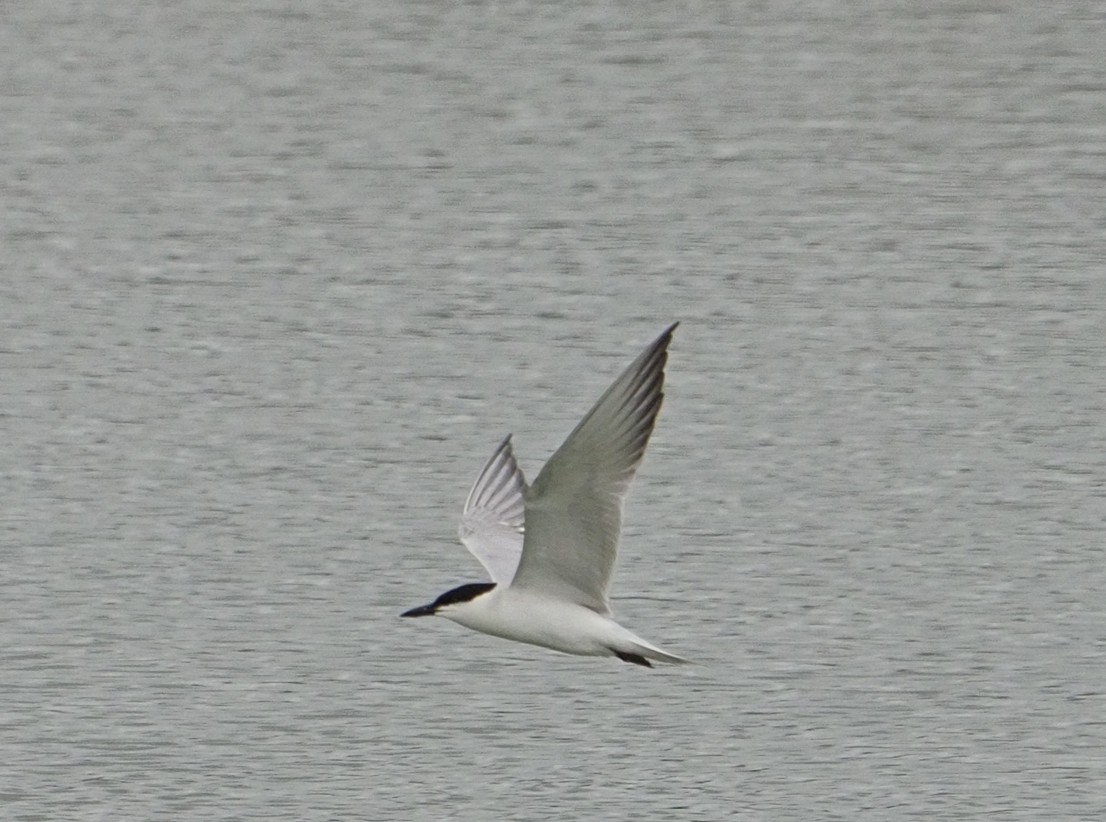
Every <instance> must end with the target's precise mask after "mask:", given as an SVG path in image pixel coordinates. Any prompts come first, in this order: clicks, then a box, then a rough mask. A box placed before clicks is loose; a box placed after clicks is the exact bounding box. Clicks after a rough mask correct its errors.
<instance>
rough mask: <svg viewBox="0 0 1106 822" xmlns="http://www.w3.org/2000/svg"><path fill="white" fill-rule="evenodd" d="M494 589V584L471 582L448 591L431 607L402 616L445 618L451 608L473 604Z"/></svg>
mask: <svg viewBox="0 0 1106 822" xmlns="http://www.w3.org/2000/svg"><path fill="white" fill-rule="evenodd" d="M494 587H495V583H494V582H470V583H468V584H467V585H461V586H458V587H457V588H454V589H452V590H450V591H446V592H445V593H444V594H442V595H441V596H440V597H438V598H437V599H436V600H434V601H433V602H431V603H430V604H429V605H420V606H419V607H418V608H412V609H411V610H410V611H404V612H403V613H402V614H400V616H404V617H420V616H435V615H437V614H439V613H440V614H441V615H442V616H445V615H446V614H447V613H448V612H449V610H450V608H452V607H456V606H457V605H460V604H461V603H464V602H472V600H474V599H476V598H477V597H478V596H480V595H481V594H486V593H487V592H488V591H490V590H491V589H492V588H494Z"/></svg>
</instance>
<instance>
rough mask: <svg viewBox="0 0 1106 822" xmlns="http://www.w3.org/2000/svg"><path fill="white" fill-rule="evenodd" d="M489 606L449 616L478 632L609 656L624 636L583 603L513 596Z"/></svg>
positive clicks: (560, 649)
mask: <svg viewBox="0 0 1106 822" xmlns="http://www.w3.org/2000/svg"><path fill="white" fill-rule="evenodd" d="M505 593H507V592H505ZM488 606H489V607H487V608H484V609H481V610H479V611H472V612H469V613H465V614H463V615H462V614H458V615H456V616H454V615H449V618H450V619H453V620H454V621H455V622H458V623H459V624H461V625H464V626H465V627H466V628H471V629H472V630H474V631H480V632H481V633H485V634H491V635H492V636H497V637H502V638H503V639H511V640H514V641H515V642H525V643H528V644H530V645H540V646H542V647H545V648H552V649H554V650H556V651H561V652H563V653H566V654H579V655H584V656H605V655H607V654H609V653H610V652H611V647H612V644H613V643H616V642H617V641H618V639H619V638H620V629H619V626H618V625H617V624H616V623H614V622H612V621H611V620H609V619H607V618H606V617H604V616H601V615H600V614H597V613H596V612H595V611H592V610H591V609H590V608H585V607H583V606H582V605H576V604H573V603H568V602H557V601H549V600H545V599H541V598H535V597H521V596H510V597H503V598H502V599H500V600H499V601H498V602H489V603H488Z"/></svg>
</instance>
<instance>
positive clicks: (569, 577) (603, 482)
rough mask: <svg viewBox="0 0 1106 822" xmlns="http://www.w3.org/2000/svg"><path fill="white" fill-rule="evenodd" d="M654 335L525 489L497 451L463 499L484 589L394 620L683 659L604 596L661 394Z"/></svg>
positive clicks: (626, 656) (589, 650)
mask: <svg viewBox="0 0 1106 822" xmlns="http://www.w3.org/2000/svg"><path fill="white" fill-rule="evenodd" d="M676 325H678V323H674V324H673V325H671V326H670V327H669V328H668V329H666V330H665V332H664V333H663V334H661V335H660V336H659V337H658V338H657V339H656V340H655V341H654V342H653V343H652V344H651V345H650V346H649V347H648V348H646V349H645V350H644V351H643V352H642V353H641V355H640V356H638V358H637V359H636V360H634V361H633V362H632V363H630V365H629V367H628V368H627V369H626V370H625V371H623V372H622V374H621V375H620V376H619V377H618V379H616V380H615V381H614V383H613V384H612V385H611V387H610V388H608V389H607V391H606V392H605V393H604V394H603V396H602V397H600V398H599V401H598V402H597V403H596V404H595V406H594V407H593V408H592V409H591V411H589V412H588V414H587V416H585V417H584V419H583V420H581V421H580V424H579V425H577V426H576V428H575V429H574V430H573V432H572V433H571V434H569V436H568V439H566V440H565V441H564V444H563V445H561V447H560V448H559V449H557V452H556V453H555V454H553V456H552V457H550V458H549V461H548V462H547V463H546V464H545V467H544V468H542V470H541V473H539V474H538V478H537V479H536V480H535V481H534V484H533V485H531V486H529V487H527V485H526V481H525V479H524V478H523V476H522V471H521V470H519V467H518V463H517V462H515V457H514V454H513V453H512V452H511V437H510V436H509V435H508V436H507V438H506V439H504V440H503V442H501V443H500V444H499V447H498V448H497V449H496V451H495V453H494V454H492V457H491V459H489V460H488V462H487V464H486V465H485V466H484V468H483V470H482V471H481V472H480V475H479V476H478V477H477V478H476V482H475V483H474V484H473V486H472V490H471V491H470V492H469V495H468V499H467V500H466V501H465V509H464V513H463V514H462V516H461V527H460V535H461V541H462V542H463V543H464V544H465V547H467V548H468V549H469V551H471V552H472V554H473V555H474V556H475V557H476V558H477V559H478V560H480V562H481V564H482V565H483V566H484V567H485V568H486V569H487V571H488V574H489V575H490V576H491V578H492V581H491V582H474V583H469V584H468V585H462V586H460V587H458V588H454V589H452V590H450V591H446V592H445V593H444V594H442V595H441V596H440V597H438V598H437V599H436V600H434V601H433V602H431V603H430V604H429V605H423V606H421V607H419V608H412V609H411V610H409V611H406V612H404V613H403V614H402V616H405V617H418V616H442V617H445V618H446V619H450V620H452V621H454V622H456V623H459V624H461V625H463V626H465V627H466V628H471V629H472V630H474V631H481V632H483V633H485V634H491V635H492V636H498V637H502V638H504V639H513V640H515V641H517V642H527V643H530V644H531V645H540V646H542V647H545V648H552V649H553V650H556V651H561V652H563V653H566V654H579V655H581V656H616V657H618V658H619V659H621V660H622V661H623V662H632V663H634V664H637V665H644V666H646V667H652V665H650V664H649V660H654V661H658V662H672V663H682V662H686V661H687V660H685V659H682V658H681V657H678V656H675V655H674V654H670V653H668V652H667V651H662V650H661V649H660V648H658V647H657V646H655V645H653V644H651V643H649V642H646V641H645V640H644V639H642V638H641V637H639V636H637V635H635V634H633V633H632V632H630V631H628V630H627V629H626V628H623V627H622V626H621V625H619V624H618V623H617V622H615V621H614V620H613V619H612V618H611V610H610V605H609V603H608V602H607V588H608V586H609V585H610V580H611V572H612V571H613V569H614V561H615V557H616V555H617V553H618V538H619V532H620V531H621V530H622V502H623V499H624V498H625V496H626V492H627V490H628V489H629V487H630V481H631V480H632V479H633V478H634V472H635V471H636V470H637V467H638V465H639V464H640V463H641V459H642V457H643V456H644V454H645V446H646V444H647V443H648V442H649V435H650V434H652V433H653V425H654V423H655V422H656V419H657V412H658V411H659V410H660V407H661V400H662V399H663V398H664V394H663V392H662V390H661V389H662V386H663V384H664V365H665V362H666V361H667V359H668V354H667V349H668V343H669V342H670V341H671V339H672V332H673V331H674V330H675V329H676Z"/></svg>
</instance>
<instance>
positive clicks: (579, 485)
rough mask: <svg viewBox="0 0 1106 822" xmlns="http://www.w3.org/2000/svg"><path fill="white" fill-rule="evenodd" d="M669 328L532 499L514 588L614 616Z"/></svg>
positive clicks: (549, 466)
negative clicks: (612, 601) (627, 508)
mask: <svg viewBox="0 0 1106 822" xmlns="http://www.w3.org/2000/svg"><path fill="white" fill-rule="evenodd" d="M675 328H676V325H672V326H671V327H669V328H668V329H667V330H666V331H665V332H664V333H663V334H661V335H660V337H658V338H657V339H656V340H655V341H654V342H653V343H652V344H651V345H650V346H649V347H648V348H646V349H645V351H643V352H642V353H641V355H640V356H638V358H637V359H636V360H634V361H633V362H632V363H631V364H630V366H629V367H628V368H627V369H626V370H625V371H623V372H622V374H621V376H619V378H618V379H617V380H615V381H614V384H613V385H611V387H610V388H608V389H607V391H606V393H604V394H603V396H602V397H600V398H599V402H597V403H596V404H595V406H594V407H593V408H592V409H591V411H589V412H588V414H587V416H586V417H584V419H583V420H582V421H581V422H580V424H579V425H577V426H576V428H575V430H574V431H573V432H572V433H571V434H569V436H568V439H567V440H565V442H564V444H563V445H562V446H561V447H560V448H559V449H557V452H556V453H555V454H554V455H553V456H552V457H550V458H549V462H547V463H546V464H545V467H544V468H542V470H541V473H540V474H538V478H537V479H536V480H535V481H534V484H533V485H532V486H531V487H530V489H529V490H528V491H527V492H526V535H525V541H524V543H523V549H522V560H521V561H520V562H519V566H518V571H517V572H516V573H515V576H514V579H513V580H512V582H511V586H512V587H517V588H529V589H532V590H535V591H541V592H542V593H545V594H549V595H552V596H556V597H561V598H564V599H567V600H570V601H572V602H576V603H579V604H580V605H584V606H586V607H588V608H591V609H593V610H595V611H598V612H599V613H603V614H605V613H608V612H609V607H608V605H607V588H608V585H609V583H610V578H611V572H612V570H613V568H614V562H615V557H616V555H617V554H618V539H619V534H620V532H621V530H622V501H623V499H624V498H625V496H626V491H627V490H628V489H629V487H630V481H631V480H632V479H633V478H634V472H635V471H636V470H637V467H638V465H639V464H640V463H641V459H642V457H643V456H644V454H645V446H646V445H647V444H648V442H649V435H650V434H652V433H653V425H654V423H655V422H656V419H657V412H658V411H660V407H661V401H662V400H663V399H664V393H663V392H662V390H661V389H662V387H663V385H664V365H665V362H666V361H667V359H668V354H667V350H668V343H669V342H670V341H671V339H672V332H673V331H674V330H675Z"/></svg>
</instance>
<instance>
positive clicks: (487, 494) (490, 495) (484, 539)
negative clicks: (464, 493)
mask: <svg viewBox="0 0 1106 822" xmlns="http://www.w3.org/2000/svg"><path fill="white" fill-rule="evenodd" d="M525 493H526V480H525V479H524V478H523V476H522V471H521V470H520V469H519V467H518V463H517V462H515V455H514V454H513V453H512V452H511V436H510V434H508V435H507V438H506V439H504V440H503V442H501V443H500V444H499V447H498V448H496V449H495V453H494V454H492V456H491V459H489V460H488V461H487V463H485V464H484V468H483V469H482V470H481V471H480V476H478V477H477V478H476V482H474V483H473V485H472V490H471V491H469V496H468V499H467V500H465V510H464V513H462V514H461V527H460V528H459V532H460V535H461V542H463V543H464V544H465V547H466V548H468V549H469V551H471V552H472V555H473V556H474V557H476V558H477V559H478V560H480V564H481V565H483V566H484V567H485V568H487V569H488V574H490V575H491V578H492V581H494V582H499V583H503V584H507V583H508V582H510V581H511V578H512V577H513V576H514V575H515V568H517V567H518V559H519V556H521V554H522V534H523V530H524V526H525V523H526V508H525V505H524V503H523V495H524V494H525Z"/></svg>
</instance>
